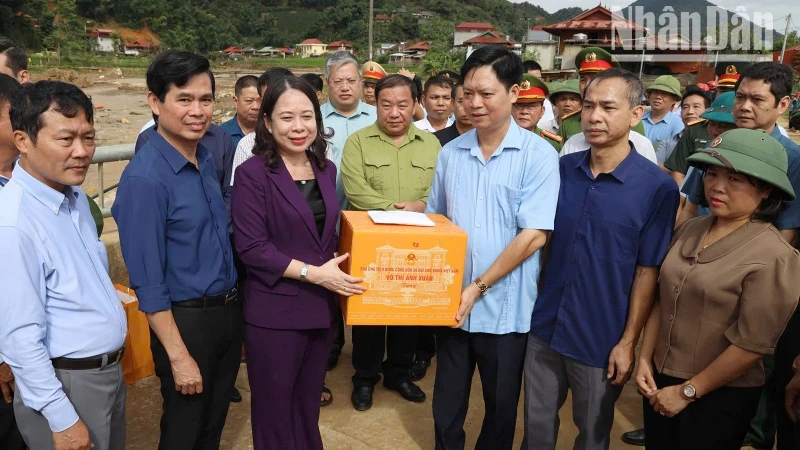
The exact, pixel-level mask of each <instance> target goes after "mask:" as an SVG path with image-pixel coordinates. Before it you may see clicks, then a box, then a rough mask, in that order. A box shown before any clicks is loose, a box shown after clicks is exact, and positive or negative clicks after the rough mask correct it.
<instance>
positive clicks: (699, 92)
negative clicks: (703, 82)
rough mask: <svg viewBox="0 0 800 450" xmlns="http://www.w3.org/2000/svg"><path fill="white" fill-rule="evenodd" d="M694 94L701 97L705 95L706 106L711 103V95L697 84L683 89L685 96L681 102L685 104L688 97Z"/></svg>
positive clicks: (704, 102)
mask: <svg viewBox="0 0 800 450" xmlns="http://www.w3.org/2000/svg"><path fill="white" fill-rule="evenodd" d="M693 95H699V96H700V97H703V104H704V105H705V107H706V108H708V107H709V106H710V105H711V95H709V94H708V92H706V91H704V90H703V89H701V88H700V87H699V86H696V85H691V86H686V90H685V91H683V97H681V104H683V102H685V101H686V99H687V98H688V97H691V96H693Z"/></svg>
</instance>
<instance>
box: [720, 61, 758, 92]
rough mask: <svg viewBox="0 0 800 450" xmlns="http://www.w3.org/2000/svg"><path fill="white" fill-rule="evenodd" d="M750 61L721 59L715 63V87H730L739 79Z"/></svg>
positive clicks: (750, 64) (749, 64)
mask: <svg viewBox="0 0 800 450" xmlns="http://www.w3.org/2000/svg"><path fill="white" fill-rule="evenodd" d="M752 65H753V64H752V63H749V62H747V61H722V62H720V63H718V64H717V67H716V69H715V72H716V73H717V87H722V88H732V87H734V86H735V85H736V82H737V81H739V77H741V76H742V72H744V71H745V69H747V68H748V67H750V66H752Z"/></svg>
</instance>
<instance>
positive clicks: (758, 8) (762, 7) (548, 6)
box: [511, 0, 800, 33]
mask: <svg viewBox="0 0 800 450" xmlns="http://www.w3.org/2000/svg"><path fill="white" fill-rule="evenodd" d="M511 1H514V2H520V1H521V0H511ZM528 2H530V3H532V4H534V5H539V6H541V7H542V8H544V9H545V10H546V11H548V12H550V13H554V12H556V11H557V10H559V9H561V8H569V7H572V6H577V7H579V8H583V9H590V8H594V7H595V6H597V4H598V3H599V2H598V0H559V1H558V2H549V1H548V2H545V1H541V0H528ZM711 2H712V3H715V4H716V5H717V6H720V7H722V8H725V9H727V10H729V11H735V10H736V8H737V7H744V8H746V10H747V11H746V12H747V14H748V15H749V16H750V18H751V20H753V17H754V14H755V13H756V12H760V13H761V14H762V15H766V14H767V13H771V14H772V17H773V20H775V22H774V23H772V24H769V23H768V24H766V25H767V26H768V27H769V26H771V27H773V28H775V29H776V30H777V31H779V32H781V33H783V30H784V27H785V26H786V19H782V17H785V16H786V15H788V14H789V13H791V12H794V15H793V16H792V24H791V27H793V28H791V29H794V30H797V31H800V10H798V8H797V6H795V5H796V4H797V3H796V2H797V0H765V1H755V0H716V1H715V0H711ZM602 3H603V5H605V6H607V7H609V8H610V9H612V10H613V8H614V7H615V6H619V7H620V8H625V7H627V6H628V5H630V4H631V3H632V1H621V2H620V1H616V2H615V1H612V0H603V2H602ZM668 5H669V0H666V1H665V2H664V6H668ZM758 25H760V24H758Z"/></svg>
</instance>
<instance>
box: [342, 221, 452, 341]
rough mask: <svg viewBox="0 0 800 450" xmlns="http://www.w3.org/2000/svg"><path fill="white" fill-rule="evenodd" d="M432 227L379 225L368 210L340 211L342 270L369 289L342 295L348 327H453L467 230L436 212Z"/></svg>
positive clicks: (343, 309)
mask: <svg viewBox="0 0 800 450" xmlns="http://www.w3.org/2000/svg"><path fill="white" fill-rule="evenodd" d="M428 218H429V219H430V220H432V221H433V223H434V226H432V227H419V226H404V225H379V224H375V223H373V221H372V219H371V218H370V216H369V214H368V213H366V212H357V211H345V212H343V213H342V226H341V236H340V239H339V254H344V253H350V257H349V258H348V259H347V260H346V261H345V262H344V263H342V270H343V271H345V272H347V273H349V274H350V275H353V276H355V277H358V278H362V279H364V285H365V286H366V288H367V291H366V292H365V293H364V294H362V295H354V296H352V297H349V298H344V297H343V298H342V299H341V302H342V311H343V312H344V316H345V320H346V322H347V324H348V325H440V326H454V325H455V324H456V320H455V315H456V313H457V312H458V306H459V300H460V298H461V285H462V280H463V276H464V274H463V270H464V258H465V254H466V249H467V234H466V233H465V232H464V231H463V230H462V229H460V228H459V227H457V226H456V225H454V224H453V223H452V222H450V221H449V220H447V218H446V217H444V216H441V215H436V214H431V215H428Z"/></svg>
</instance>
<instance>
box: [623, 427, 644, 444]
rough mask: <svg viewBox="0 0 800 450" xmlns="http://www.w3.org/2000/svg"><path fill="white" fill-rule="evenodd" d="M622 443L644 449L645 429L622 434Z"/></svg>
mask: <svg viewBox="0 0 800 450" xmlns="http://www.w3.org/2000/svg"><path fill="white" fill-rule="evenodd" d="M622 442H624V443H626V444H630V445H638V446H639V447H644V428H639V429H638V430H633V431H628V432H627V433H622Z"/></svg>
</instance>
